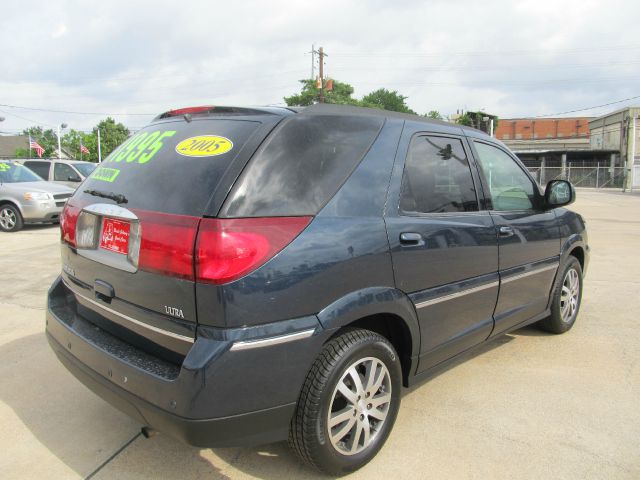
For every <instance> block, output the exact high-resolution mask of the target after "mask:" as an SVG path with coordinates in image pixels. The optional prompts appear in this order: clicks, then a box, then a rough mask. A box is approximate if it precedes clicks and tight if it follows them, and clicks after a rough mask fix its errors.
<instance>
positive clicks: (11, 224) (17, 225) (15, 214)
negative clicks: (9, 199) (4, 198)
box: [0, 203, 24, 232]
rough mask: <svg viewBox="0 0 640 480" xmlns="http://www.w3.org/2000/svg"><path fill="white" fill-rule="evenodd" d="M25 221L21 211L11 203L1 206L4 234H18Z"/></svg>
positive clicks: (0, 227)
mask: <svg viewBox="0 0 640 480" xmlns="http://www.w3.org/2000/svg"><path fill="white" fill-rule="evenodd" d="M23 225H24V221H23V220H22V215H20V210H18V209H17V208H16V207H14V206H13V205H11V204H9V203H5V204H4V205H0V230H2V231H3V232H17V231H18V230H21V229H22V226H23Z"/></svg>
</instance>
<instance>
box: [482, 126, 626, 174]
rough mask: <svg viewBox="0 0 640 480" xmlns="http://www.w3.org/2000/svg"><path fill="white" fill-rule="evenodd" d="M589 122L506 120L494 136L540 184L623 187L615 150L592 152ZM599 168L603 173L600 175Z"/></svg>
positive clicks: (594, 150) (605, 149)
mask: <svg viewBox="0 0 640 480" xmlns="http://www.w3.org/2000/svg"><path fill="white" fill-rule="evenodd" d="M592 120H593V119H592V118H589V117H571V118H505V119H500V121H499V123H498V128H497V129H496V134H495V136H496V138H498V139H499V140H502V141H503V142H504V143H505V144H506V145H507V146H508V147H509V148H510V149H511V150H512V151H513V152H514V153H515V154H516V155H517V156H518V158H520V160H522V162H523V163H524V164H525V165H526V166H527V167H528V168H529V169H530V170H531V171H532V172H533V173H534V174H536V176H537V178H538V181H539V182H540V183H542V184H544V183H545V182H546V181H548V180H550V179H552V178H569V179H570V180H571V181H573V182H574V183H575V184H576V185H579V186H590V185H592V184H595V185H601V184H603V183H606V184H607V185H608V186H622V181H623V178H622V176H621V173H622V172H621V171H620V169H616V167H619V155H617V154H618V152H617V149H607V148H602V149H595V148H593V145H592V144H591V142H590V140H591V138H590V136H591V132H590V126H589V122H590V121H592ZM594 167H595V168H596V170H593V169H594ZM600 167H602V168H603V169H606V171H605V170H603V171H602V175H601V174H600V173H601V172H600V171H599V169H600ZM572 168H573V169H574V170H573V176H572V175H571V172H572ZM592 177H593V178H592Z"/></svg>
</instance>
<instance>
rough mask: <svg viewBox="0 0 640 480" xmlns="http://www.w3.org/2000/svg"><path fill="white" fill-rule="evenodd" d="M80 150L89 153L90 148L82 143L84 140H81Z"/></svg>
mask: <svg viewBox="0 0 640 480" xmlns="http://www.w3.org/2000/svg"><path fill="white" fill-rule="evenodd" d="M80 152H82V153H86V154H88V153H89V149H88V148H87V147H85V146H84V145H83V144H82V140H80Z"/></svg>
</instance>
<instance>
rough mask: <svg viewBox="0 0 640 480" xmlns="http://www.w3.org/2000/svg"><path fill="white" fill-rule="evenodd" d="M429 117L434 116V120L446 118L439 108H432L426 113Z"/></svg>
mask: <svg viewBox="0 0 640 480" xmlns="http://www.w3.org/2000/svg"><path fill="white" fill-rule="evenodd" d="M424 116H425V117H427V118H433V119H434V120H444V117H443V116H442V115H440V112H439V111H437V110H430V111H429V112H428V113H425V114H424Z"/></svg>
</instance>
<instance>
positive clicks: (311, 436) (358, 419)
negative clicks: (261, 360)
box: [289, 329, 402, 476]
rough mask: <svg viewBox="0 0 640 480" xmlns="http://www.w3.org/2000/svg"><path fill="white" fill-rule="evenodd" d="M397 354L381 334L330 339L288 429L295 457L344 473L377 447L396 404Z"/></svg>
mask: <svg viewBox="0 0 640 480" xmlns="http://www.w3.org/2000/svg"><path fill="white" fill-rule="evenodd" d="M401 376H402V370H401V367H400V360H399V358H398V354H397V353H396V351H395V350H394V348H393V346H392V345H391V344H390V343H389V341H388V340H387V339H386V338H384V337H382V336H381V335H379V334H377V333H375V332H372V331H369V330H362V329H353V330H346V331H345V332H343V333H342V334H340V335H338V336H336V337H335V338H333V339H332V340H331V341H329V342H328V343H327V344H326V345H325V346H324V348H323V350H322V352H321V353H320V355H319V356H318V358H317V359H316V361H315V362H314V364H313V366H312V367H311V370H310V371H309V373H308V374H307V378H306V380H305V383H304V385H303V387H302V392H301V393H300V398H299V400H298V405H297V408H296V412H295V414H294V416H293V419H292V421H291V428H290V430H289V445H290V446H291V448H292V449H293V451H294V452H295V453H296V454H297V455H298V457H300V459H301V460H302V461H303V462H305V463H306V464H307V465H309V466H312V467H314V468H316V469H318V470H320V471H322V472H324V473H327V474H329V475H335V476H340V475H345V474H347V473H350V472H353V471H354V470H357V469H358V468H360V467H362V466H363V465H365V464H366V463H367V462H369V461H370V460H371V459H372V458H373V457H374V456H375V455H376V454H377V453H378V451H379V450H380V449H381V448H382V446H383V445H384V442H385V441H386V439H387V437H388V436H389V433H390V432H391V429H392V428H393V424H394V422H395V419H396V416H397V414H398V409H399V408H400V390H401Z"/></svg>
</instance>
